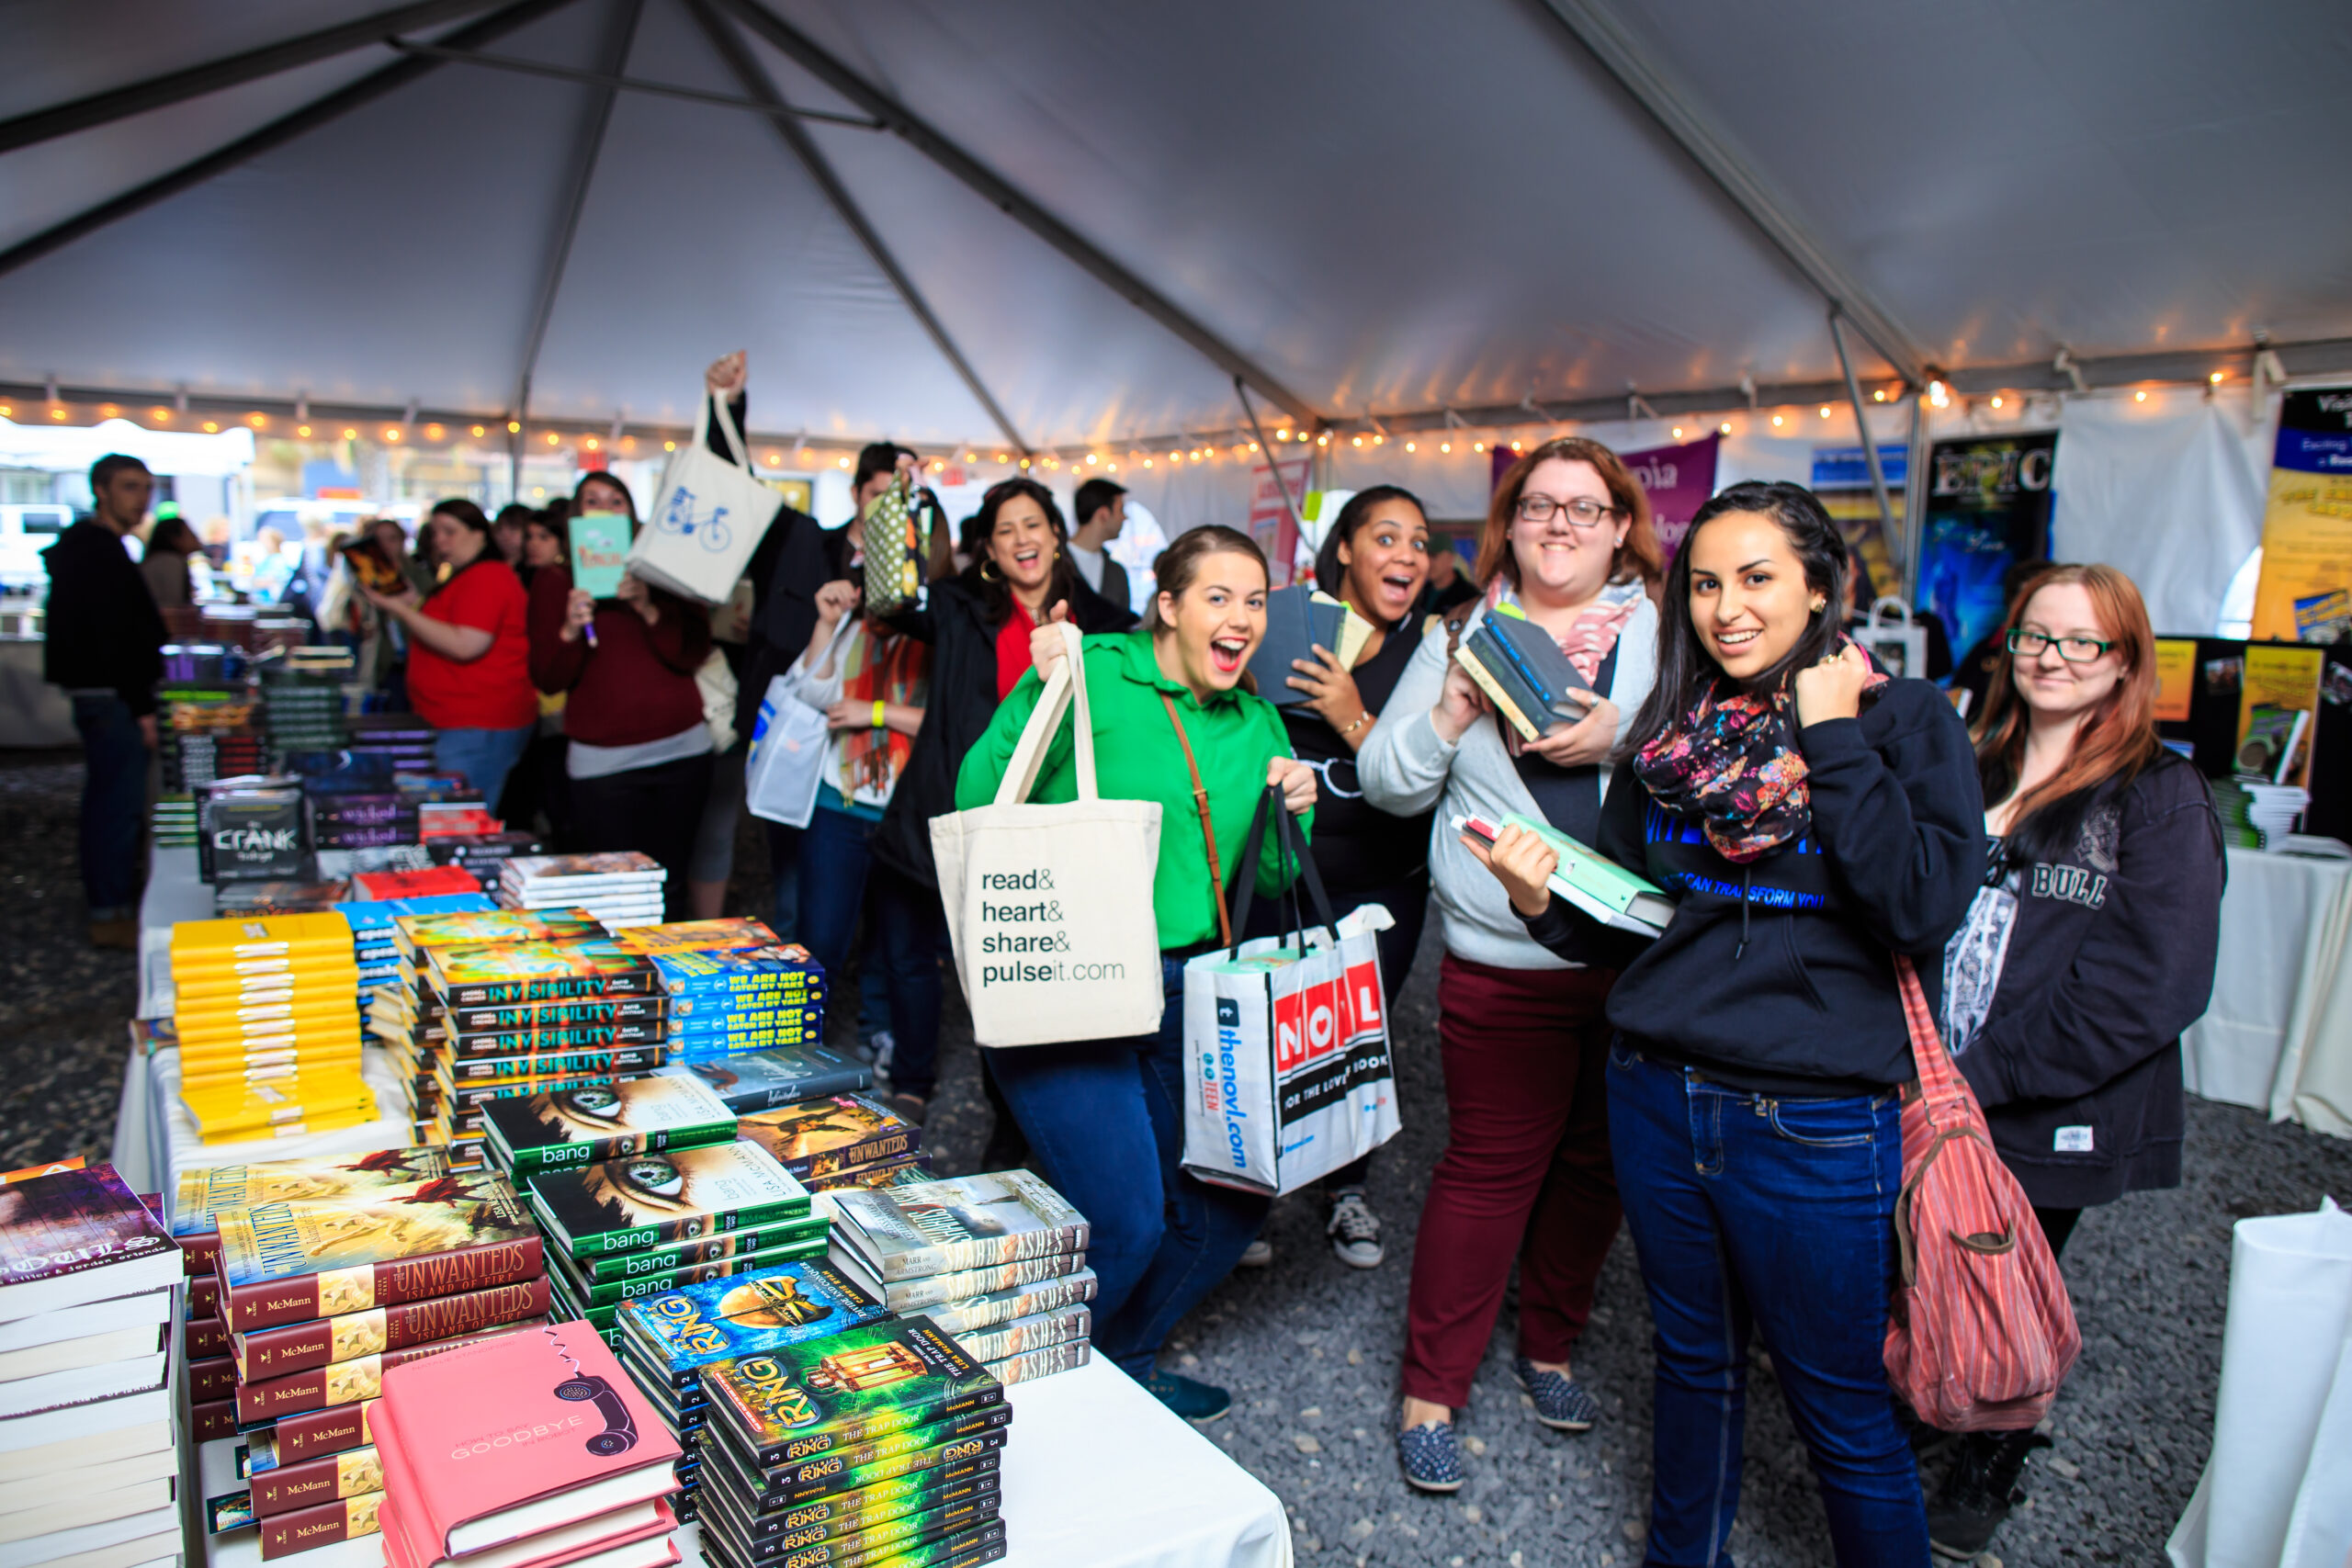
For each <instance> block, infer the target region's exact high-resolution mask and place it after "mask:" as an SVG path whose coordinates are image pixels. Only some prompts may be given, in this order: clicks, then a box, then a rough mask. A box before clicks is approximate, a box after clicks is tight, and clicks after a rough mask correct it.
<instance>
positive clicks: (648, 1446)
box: [375, 1324, 679, 1568]
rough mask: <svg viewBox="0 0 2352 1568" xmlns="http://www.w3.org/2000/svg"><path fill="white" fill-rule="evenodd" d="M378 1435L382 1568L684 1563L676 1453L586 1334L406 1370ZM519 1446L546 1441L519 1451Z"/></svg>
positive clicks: (543, 1337)
mask: <svg viewBox="0 0 2352 1568" xmlns="http://www.w3.org/2000/svg"><path fill="white" fill-rule="evenodd" d="M376 1423H377V1433H376V1439H377V1450H378V1452H379V1455H380V1456H381V1458H382V1461H383V1469H384V1484H385V1491H384V1497H383V1502H382V1504H381V1506H380V1507H379V1509H378V1510H377V1512H376V1515H375V1517H376V1518H377V1520H378V1521H379V1523H380V1525H381V1528H382V1530H383V1537H384V1542H383V1544H384V1561H385V1562H387V1563H388V1564H389V1565H390V1568H437V1565H440V1564H447V1565H449V1568H458V1565H459V1564H463V1565H465V1568H524V1565H528V1568H562V1565H565V1564H573V1563H576V1564H580V1565H581V1568H669V1565H671V1564H674V1563H675V1562H677V1561H678V1550H677V1547H676V1545H675V1544H674V1543H673V1541H672V1540H671V1539H670V1536H671V1532H672V1531H673V1530H674V1529H677V1524H678V1520H677V1516H676V1514H675V1513H674V1512H673V1510H672V1507H671V1504H670V1499H671V1498H672V1497H673V1496H674V1495H676V1493H677V1490H678V1477H677V1470H676V1465H677V1461H678V1457H679V1449H678V1445H677V1444H676V1443H675V1442H673V1441H672V1440H671V1439H670V1438H669V1435H668V1434H667V1433H665V1432H663V1431H662V1428H661V1427H660V1425H659V1424H658V1423H657V1422H656V1421H655V1420H654V1418H653V1414H652V1412H651V1411H650V1409H648V1408H647V1407H646V1404H645V1400H644V1396H643V1395H641V1394H640V1393H638V1390H637V1387H636V1385H635V1384H633V1383H632V1382H630V1381H629V1379H628V1375H627V1374H626V1373H624V1372H623V1371H621V1368H620V1364H619V1362H618V1361H616V1359H614V1357H613V1353H612V1351H611V1350H610V1349H609V1348H606V1347H605V1343H604V1341H603V1340H601V1339H599V1338H597V1337H595V1336H594V1335H593V1334H590V1333H588V1332H587V1331H586V1330H585V1328H584V1327H582V1325H577V1324H554V1325H541V1326H539V1327H537V1328H534V1329H532V1330H531V1331H530V1332H528V1333H526V1334H517V1335H515V1336H512V1337H508V1338H505V1339H502V1340H500V1341H498V1342H496V1343H494V1344H489V1345H482V1346H479V1347H475V1348H469V1349H467V1350H464V1351H461V1352H458V1353H456V1354H453V1355H449V1356H444V1357H437V1358H435V1359H433V1360H430V1361H424V1362H421V1363H418V1364H416V1365H413V1366H406V1367H402V1368H401V1369H400V1370H399V1371H395V1372H393V1373H392V1374H391V1375H390V1378H389V1379H387V1380H386V1387H385V1395H384V1403H383V1404H382V1406H381V1408H380V1409H379V1411H378V1412H377V1417H376ZM522 1433H530V1434H539V1433H545V1434H549V1440H545V1441H538V1440H531V1441H516V1440H513V1437H514V1435H515V1434H522ZM557 1434H560V1436H556V1435H557Z"/></svg>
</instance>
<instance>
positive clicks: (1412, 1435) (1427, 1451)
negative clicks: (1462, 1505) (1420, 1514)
mask: <svg viewBox="0 0 2352 1568" xmlns="http://www.w3.org/2000/svg"><path fill="white" fill-rule="evenodd" d="M1397 1459H1398V1461H1401V1462H1402V1463H1403V1464H1404V1466H1405V1481H1406V1483H1407V1484H1408V1485H1410V1486H1411V1487H1413V1488H1414V1489H1415V1490H1416V1491H1420V1492H1459V1491H1461V1490H1462V1480H1463V1477H1462V1450H1460V1449H1459V1448H1457V1447H1456V1446H1455V1445H1454V1441H1453V1422H1451V1421H1424V1422H1422V1423H1421V1424H1420V1425H1419V1426H1418V1427H1407V1428H1406V1429H1405V1430H1403V1431H1401V1432H1399V1433H1397Z"/></svg>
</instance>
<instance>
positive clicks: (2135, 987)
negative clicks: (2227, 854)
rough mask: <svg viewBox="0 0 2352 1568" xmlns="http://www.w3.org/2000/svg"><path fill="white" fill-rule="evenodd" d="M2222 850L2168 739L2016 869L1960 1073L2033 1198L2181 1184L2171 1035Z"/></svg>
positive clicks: (2203, 964) (2201, 978)
mask: <svg viewBox="0 0 2352 1568" xmlns="http://www.w3.org/2000/svg"><path fill="white" fill-rule="evenodd" d="M2226 875H2227V863H2226V862H2225V861H2224V859H2223V857H2222V826H2221V821H2220V818H2218V817H2216V816H2215V815H2214V811H2213V800H2212V795H2211V793H2210V792H2209V791H2208V790H2207V789H2206V787H2205V781H2204V779H2203V778H2202V777H2200V776H2199V773H2198V772H2197V770H2196V769H2195V768H2194V767H2192V766H2190V765H2189V763H2188V761H2186V760H2185V759H2183V758H2180V757H2177V756H2176V755H2174V754H2173V753H2172V752H2170V751H2166V752H2164V753H2162V754H2161V755H2160V756H2159V757H2158V758H2157V760H2156V761H2155V762H2154V764H2153V765H2151V766H2150V767H2149V768H2148V769H2147V770H2146V771H2145V772H2143V773H2141V774H2140V776H2139V777H2138V778H2136V779H2134V780H2132V781H2131V784H2129V785H2127V786H2125V787H2124V788H2123V789H2121V790H2120V791H2114V792H2111V793H2109V794H2108V795H2106V796H2105V797H2103V798H2099V799H2098V800H2096V801H2095V803H2094V804H2093V805H2092V806H2091V807H2090V808H2089V809H2088V810H2087V811H2086V813H2085V814H2084V817H2083V824H2082V827H2081V829H2080V830H2079V831H2078V832H2077V833H2076V834H2075V842H2074V845H2073V846H2072V847H2071V849H2069V850H2068V851H2067V852H2064V854H2062V855H2060V856H2058V857H2057V858H2056V859H2054V860H2051V861H2037V862H2033V863H2029V864H2024V865H2020V866H2018V867H2017V868H2016V884H2015V886H2014V888H2013V891H2014V892H2015V893H2016V895H2017V898H2018V908H2017V915H2016V919H2015V922H2014V923H2013V924H2012V925H2011V926H2010V928H2009V940H2008V948H2007V955H2006V958H2005V959H2004V962H2003V963H2002V965H2001V975H2000V983H1999V986H1998V987H1997V988H1996V990H1995V991H1994V993H1993V1002H1992V1006H1991V1008H1990V1009H1989V1010H1987V1011H1986V1013H1985V1021H1984V1024H1983V1026H1982V1028H1981V1029H1979V1031H1978V1032H1977V1034H1976V1037H1975V1038H1974V1039H1973V1040H1972V1041H1971V1042H1969V1043H1968V1047H1967V1049H1966V1050H1965V1051H1963V1052H1962V1054H1961V1057H1960V1070H1961V1076H1962V1077H1965V1078H1967V1079H1968V1082H1969V1085H1970V1087H1971V1088H1973V1089H1975V1090H1976V1098H1977V1100H1978V1101H1979V1102H1980V1103H1982V1104H1983V1105H1984V1107H1985V1118H1986V1120H1987V1121H1989V1122H1991V1123H1992V1127H1993V1143H1994V1145H1995V1146H1996V1148H1998V1149H1999V1150H2000V1151H2001V1157H2002V1158H2003V1159H2004V1160H2006V1161H2007V1163H2008V1167H2009V1168H2010V1169H2011V1170H2012V1171H2014V1172H2016V1173H2017V1178H2018V1182H2019V1184H2020V1185H2022V1186H2023V1187H2024V1188H2025V1190H2026V1196H2027V1197H2029V1198H2030V1199H2032V1200H2033V1201H2034V1202H2035V1203H2036V1204H2038V1205H2040V1206H2041V1207H2043V1208H2057V1209H2079V1208H2082V1207H2084V1206H2086V1205H2087V1204H2091V1203H2106V1202H2111V1201H2114V1200H2115V1199H2117V1198H2120V1197H2121V1196H2122V1195H2123V1194H2124V1193H2126V1192H2131V1191H2136V1190H2141V1189H2143V1188H2152V1187H2177V1186H2179V1185H2180V1144H2181V1135H2182V1132H2183V1127H2184V1121H2185V1110H2184V1107H2183V1103H2182V1096H2181V1081H2180V1034H2181V1031H2182V1030H2184V1029H2187V1028H2188V1026H2189V1025H2190V1024H2191V1023H2194V1022H2195V1021H2197V1019H2198V1018H2199V1015H2200V1014H2202V1013H2203V1012H2204V1010H2205V1004H2206V1003H2207V1002H2208V1001H2209V1000H2211V997H2212V994H2213V953H2214V949H2215V946H2216V944H2217V943H2218V942H2220V940H2221V924H2222V883H2223V881H2224V880H2225V878H2226Z"/></svg>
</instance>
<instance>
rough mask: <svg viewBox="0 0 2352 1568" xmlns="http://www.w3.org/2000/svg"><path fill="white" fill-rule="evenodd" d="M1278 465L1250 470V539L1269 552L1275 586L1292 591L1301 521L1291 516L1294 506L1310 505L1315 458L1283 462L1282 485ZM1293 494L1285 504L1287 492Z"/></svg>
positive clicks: (1294, 458)
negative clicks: (1308, 494) (1277, 476)
mask: <svg viewBox="0 0 2352 1568" xmlns="http://www.w3.org/2000/svg"><path fill="white" fill-rule="evenodd" d="M1276 467H1277V464H1276V463H1275V462H1272V461H1269V462H1262V463H1254V464H1252V465H1251V466H1250V537H1251V538H1252V539H1255V540H1257V541H1258V547H1259V548H1260V549H1261V550H1263V551H1265V552H1266V565H1267V569H1268V570H1269V571H1270V572H1271V573H1272V577H1273V583H1272V586H1274V587H1276V588H1284V587H1288V586H1289V584H1290V581H1291V574H1292V567H1293V561H1294V559H1295V557H1296V555H1297V553H1298V542H1299V541H1298V520H1297V519H1296V518H1295V517H1294V516H1293V515H1292V514H1291V508H1292V507H1293V506H1302V505H1304V504H1306V487H1307V483H1308V478H1307V476H1308V475H1309V474H1310V473H1312V472H1313V471H1314V468H1315V459H1314V457H1312V456H1311V455H1301V456H1299V457H1283V458H1281V459H1279V468H1280V470H1281V474H1282V482H1281V483H1280V484H1276V483H1275V482H1274V475H1275V471H1276ZM1285 490H1287V491H1288V492H1289V498H1290V499H1289V501H1288V502H1284V500H1283V492H1284V491H1285Z"/></svg>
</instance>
